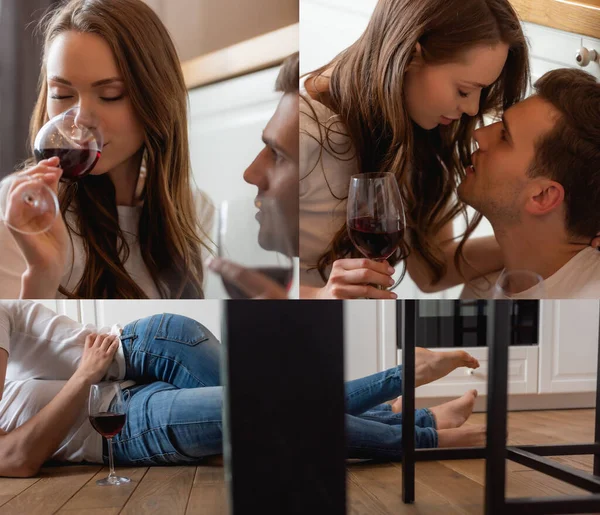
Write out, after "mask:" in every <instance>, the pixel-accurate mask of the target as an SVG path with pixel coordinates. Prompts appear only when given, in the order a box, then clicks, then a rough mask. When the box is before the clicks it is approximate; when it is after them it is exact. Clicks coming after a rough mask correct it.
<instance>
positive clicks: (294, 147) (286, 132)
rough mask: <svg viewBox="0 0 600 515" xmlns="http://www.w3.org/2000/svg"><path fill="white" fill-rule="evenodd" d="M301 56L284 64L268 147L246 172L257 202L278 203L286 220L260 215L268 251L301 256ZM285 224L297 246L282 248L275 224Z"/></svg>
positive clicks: (265, 133) (266, 138) (261, 239)
mask: <svg viewBox="0 0 600 515" xmlns="http://www.w3.org/2000/svg"><path fill="white" fill-rule="evenodd" d="M299 75H300V68H299V55H298V53H296V54H293V55H291V56H290V57H288V58H287V59H286V60H285V61H284V63H283V66H282V67H281V70H280V72H279V76H278V77H277V82H276V84H275V89H276V91H281V92H282V93H283V97H282V98H281V100H280V102H279V105H278V106H277V109H276V111H275V114H274V115H273V117H272V118H271V119H270V120H269V122H268V123H267V126H266V127H265V129H264V131H263V136H262V139H263V142H264V144H265V147H264V148H263V149H262V150H261V151H260V153H259V154H258V155H257V156H256V159H254V162H253V163H252V164H251V165H250V166H249V167H248V169H247V170H246V171H245V172H244V179H245V180H246V182H248V183H250V184H254V185H255V186H257V187H258V195H257V197H256V198H257V205H258V206H259V207H260V205H261V202H262V203H263V205H264V206H265V207H266V206H269V205H272V204H273V203H274V204H276V205H277V206H278V211H279V213H280V216H281V217H282V219H275V217H274V216H271V215H270V212H267V211H266V209H265V212H264V213H262V216H261V217H260V224H261V227H260V232H259V243H260V245H261V247H263V248H265V249H268V250H278V251H280V252H285V253H286V254H289V253H290V252H292V253H293V255H295V256H297V255H298V208H299V205H298V167H299V164H298V160H299V146H300V144H299V136H298V123H299V115H298V107H299V91H298V90H299V80H300V79H299ZM281 222H283V223H284V224H285V226H284V228H285V231H286V235H289V239H290V242H291V245H292V247H293V248H291V249H285V248H280V244H279V243H278V241H279V240H278V238H277V237H276V235H277V233H278V230H277V229H276V228H275V225H274V224H275V223H277V224H280V223H281Z"/></svg>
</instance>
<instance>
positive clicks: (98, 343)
mask: <svg viewBox="0 0 600 515" xmlns="http://www.w3.org/2000/svg"><path fill="white" fill-rule="evenodd" d="M118 348H119V338H118V337H117V336H115V335H113V334H93V333H92V334H90V335H88V336H87V337H86V339H85V346H84V348H83V355H82V357H81V362H80V363H79V368H78V369H77V372H76V373H77V374H79V375H81V376H83V377H84V379H85V380H86V381H88V382H89V383H90V384H94V383H99V382H100V381H102V378H103V377H104V376H105V375H106V372H107V371H108V369H109V367H110V364H111V363H112V360H113V358H114V356H115V353H116V352H117V349H118Z"/></svg>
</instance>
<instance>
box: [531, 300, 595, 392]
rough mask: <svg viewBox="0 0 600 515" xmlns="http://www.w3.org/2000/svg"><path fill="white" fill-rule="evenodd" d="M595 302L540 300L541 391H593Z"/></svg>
mask: <svg viewBox="0 0 600 515" xmlns="http://www.w3.org/2000/svg"><path fill="white" fill-rule="evenodd" d="M597 362H598V301H597V300H560V301H556V300H555V301H550V300H546V301H542V302H541V314H540V388H539V391H540V393H570V392H594V391H596V375H597V368H596V367H597Z"/></svg>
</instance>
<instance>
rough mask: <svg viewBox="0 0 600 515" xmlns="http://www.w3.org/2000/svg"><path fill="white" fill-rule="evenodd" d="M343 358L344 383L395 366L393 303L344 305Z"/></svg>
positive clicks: (391, 301)
mask: <svg viewBox="0 0 600 515" xmlns="http://www.w3.org/2000/svg"><path fill="white" fill-rule="evenodd" d="M344 356H345V378H346V380H350V379H357V378H359V377H365V376H368V375H370V374H374V373H375V372H380V371H381V370H385V369H387V368H392V367H394V366H396V365H397V364H398V363H397V361H396V302H395V301H393V300H385V301H382V300H346V301H344Z"/></svg>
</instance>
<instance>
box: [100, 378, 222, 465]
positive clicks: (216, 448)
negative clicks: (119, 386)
mask: <svg viewBox="0 0 600 515" xmlns="http://www.w3.org/2000/svg"><path fill="white" fill-rule="evenodd" d="M130 392H131V399H130V401H129V407H128V410H127V419H126V422H125V426H124V427H123V430H122V431H121V432H120V433H119V434H118V435H117V436H115V438H114V440H113V448H114V455H115V462H116V463H118V464H120V465H164V464H169V463H183V464H187V463H194V462H198V461H199V460H201V459H202V458H203V457H206V456H212V455H216V454H221V453H222V448H223V424H222V420H221V419H222V408H223V390H222V388H221V387H220V386H217V387H203V388H185V389H179V388H177V387H175V386H173V385H171V384H168V383H164V382H158V381H157V382H154V383H152V384H147V385H139V386H134V387H132V388H130ZM103 457H104V461H105V462H106V461H107V456H106V450H105V452H104V456H103Z"/></svg>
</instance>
